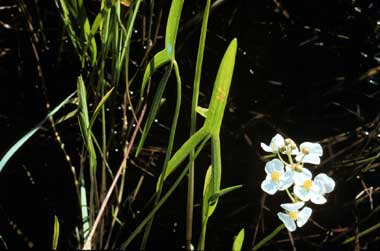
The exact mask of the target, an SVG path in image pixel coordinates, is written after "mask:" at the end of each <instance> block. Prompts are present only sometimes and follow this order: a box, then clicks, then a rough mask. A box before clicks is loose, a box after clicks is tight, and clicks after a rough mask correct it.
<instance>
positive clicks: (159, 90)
mask: <svg viewBox="0 0 380 251" xmlns="http://www.w3.org/2000/svg"><path fill="white" fill-rule="evenodd" d="M171 71H172V67H168V68H167V69H166V71H165V74H164V76H163V78H162V79H161V81H160V83H159V85H158V87H157V90H156V93H155V95H154V99H153V103H152V106H151V109H150V112H149V115H148V118H147V120H146V123H145V126H144V129H143V132H142V135H141V139H140V142H139V144H138V146H137V149H136V153H135V157H137V156H138V155H139V153H140V151H141V149H142V147H143V145H144V142H145V139H146V137H147V136H148V133H149V130H150V127H151V126H152V124H153V121H154V119H155V118H156V116H157V112H158V108H159V107H160V104H161V100H162V95H163V93H164V90H165V87H166V84H167V83H168V80H169V77H170V73H171ZM178 95H181V94H178Z"/></svg>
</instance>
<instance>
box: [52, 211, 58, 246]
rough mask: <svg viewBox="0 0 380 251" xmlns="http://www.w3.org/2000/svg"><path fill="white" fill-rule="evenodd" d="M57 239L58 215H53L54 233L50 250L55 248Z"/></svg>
mask: <svg viewBox="0 0 380 251" xmlns="http://www.w3.org/2000/svg"><path fill="white" fill-rule="evenodd" d="M58 240H59V221H58V217H57V216H56V215H54V234H53V242H52V247H51V249H52V250H57V247H58Z"/></svg>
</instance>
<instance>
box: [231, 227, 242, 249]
mask: <svg viewBox="0 0 380 251" xmlns="http://www.w3.org/2000/svg"><path fill="white" fill-rule="evenodd" d="M243 242H244V228H242V229H241V230H240V231H239V233H238V235H237V236H235V240H234V243H233V244H232V251H241V248H242V247H243Z"/></svg>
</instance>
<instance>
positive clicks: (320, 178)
mask: <svg viewBox="0 0 380 251" xmlns="http://www.w3.org/2000/svg"><path fill="white" fill-rule="evenodd" d="M314 183H315V184H317V185H318V186H319V188H320V193H321V194H322V195H323V194H326V193H331V192H332V191H333V190H334V188H335V181H334V180H333V179H332V178H330V177H329V176H327V175H326V174H324V173H320V174H318V175H317V176H315V178H314Z"/></svg>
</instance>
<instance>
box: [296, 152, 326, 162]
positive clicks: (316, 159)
mask: <svg viewBox="0 0 380 251" xmlns="http://www.w3.org/2000/svg"><path fill="white" fill-rule="evenodd" d="M300 160H301V159H300ZM302 162H303V163H310V164H314V165H319V164H320V163H321V159H320V158H319V155H317V154H315V153H310V154H308V155H305V157H304V158H303V159H302Z"/></svg>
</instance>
